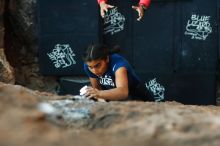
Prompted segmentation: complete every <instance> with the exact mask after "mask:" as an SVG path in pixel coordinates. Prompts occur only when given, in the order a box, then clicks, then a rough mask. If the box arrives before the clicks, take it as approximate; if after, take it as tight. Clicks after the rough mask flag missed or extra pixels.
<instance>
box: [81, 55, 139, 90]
mask: <svg viewBox="0 0 220 146" xmlns="http://www.w3.org/2000/svg"><path fill="white" fill-rule="evenodd" d="M120 67H125V68H126V69H127V74H128V87H129V91H131V89H134V88H136V87H137V85H139V84H140V79H139V78H138V76H137V75H136V73H135V72H134V69H133V68H132V67H131V65H130V64H129V62H128V61H127V60H126V59H125V58H124V57H122V56H121V55H119V54H112V55H110V56H109V66H108V69H107V71H106V72H105V73H104V74H103V75H102V76H101V77H98V76H96V75H95V74H93V73H92V72H91V71H90V70H89V68H88V65H87V64H86V63H84V70H85V72H86V74H87V75H88V76H89V77H90V78H96V79H97V80H98V82H99V83H100V85H101V87H102V89H103V90H107V89H112V88H116V84H115V72H116V71H117V70H118V69H119V68H120Z"/></svg>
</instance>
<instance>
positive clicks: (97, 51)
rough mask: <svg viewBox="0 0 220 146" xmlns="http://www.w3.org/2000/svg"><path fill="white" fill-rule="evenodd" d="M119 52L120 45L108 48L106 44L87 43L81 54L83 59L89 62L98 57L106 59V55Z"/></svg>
mask: <svg viewBox="0 0 220 146" xmlns="http://www.w3.org/2000/svg"><path fill="white" fill-rule="evenodd" d="M118 52H120V47H119V46H115V47H113V48H112V49H109V48H108V47H107V46H106V45H102V44H95V45H89V46H88V47H87V49H86V50H85V52H84V54H83V61H84V62H89V61H93V60H98V59H106V58H107V57H108V55H111V54H114V53H118Z"/></svg>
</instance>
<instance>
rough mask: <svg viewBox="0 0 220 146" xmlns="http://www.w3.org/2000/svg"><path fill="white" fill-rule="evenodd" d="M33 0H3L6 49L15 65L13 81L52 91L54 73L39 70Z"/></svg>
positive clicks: (10, 61) (54, 85)
mask: <svg viewBox="0 0 220 146" xmlns="http://www.w3.org/2000/svg"><path fill="white" fill-rule="evenodd" d="M36 7H37V6H36V0H6V2H5V24H6V25H5V29H6V34H5V53H6V56H7V60H8V61H9V63H10V64H11V65H12V67H13V68H14V72H15V81H16V84H19V85H23V86H26V87H29V88H31V89H37V90H40V91H50V92H54V90H55V88H56V86H57V82H56V77H43V76H41V75H40V73H39V65H38V42H37V12H36Z"/></svg>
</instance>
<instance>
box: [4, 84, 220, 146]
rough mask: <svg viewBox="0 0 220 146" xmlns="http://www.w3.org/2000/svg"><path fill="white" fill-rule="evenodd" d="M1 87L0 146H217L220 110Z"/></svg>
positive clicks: (215, 107) (219, 134) (207, 107)
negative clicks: (77, 96)
mask: <svg viewBox="0 0 220 146" xmlns="http://www.w3.org/2000/svg"><path fill="white" fill-rule="evenodd" d="M75 98H76V96H57V95H54V94H51V93H46V92H39V91H33V90H29V89H27V88H24V87H22V86H18V85H16V86H15V85H10V84H4V83H1V84H0V99H1V100H0V121H1V122H0V131H1V132H0V145H1V146H17V145H25V146H28V145H31V146H39V145H47V146H49V145H53V146H55V145H65V146H68V145H71V146H72V145H77V146H84V145H90V146H93V145H94V146H103V145H105V146H113V145H114V146H115V145H126V146H134V145H138V146H145V145H151V146H156V145H163V146H171V145H175V146H183V145H184V146H206V145H212V146H218V145H219V144H220V132H219V128H220V107H219V106H191V105H182V104H179V103H176V102H165V103H148V102H95V101H92V100H85V99H82V100H79V99H75Z"/></svg>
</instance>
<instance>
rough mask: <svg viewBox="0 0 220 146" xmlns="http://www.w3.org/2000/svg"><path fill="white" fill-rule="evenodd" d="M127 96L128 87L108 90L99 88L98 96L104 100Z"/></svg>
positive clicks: (119, 98)
mask: <svg viewBox="0 0 220 146" xmlns="http://www.w3.org/2000/svg"><path fill="white" fill-rule="evenodd" d="M127 97H128V89H125V88H123V87H117V88H114V89H109V90H101V91H100V97H99V98H102V99H106V100H123V99H126V98H127Z"/></svg>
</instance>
